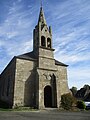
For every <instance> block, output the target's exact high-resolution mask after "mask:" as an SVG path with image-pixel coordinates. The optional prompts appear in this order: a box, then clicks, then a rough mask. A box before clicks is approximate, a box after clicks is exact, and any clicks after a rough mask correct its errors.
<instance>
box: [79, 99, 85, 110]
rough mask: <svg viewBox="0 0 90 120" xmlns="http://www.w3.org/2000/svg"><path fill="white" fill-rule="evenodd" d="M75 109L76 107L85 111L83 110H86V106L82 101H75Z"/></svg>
mask: <svg viewBox="0 0 90 120" xmlns="http://www.w3.org/2000/svg"><path fill="white" fill-rule="evenodd" d="M77 107H78V108H79V109H85V108H86V105H85V103H84V101H82V100H79V101H77Z"/></svg>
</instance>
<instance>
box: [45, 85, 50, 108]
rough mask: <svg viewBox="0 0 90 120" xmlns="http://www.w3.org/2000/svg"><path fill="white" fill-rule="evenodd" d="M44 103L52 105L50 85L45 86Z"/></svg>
mask: <svg viewBox="0 0 90 120" xmlns="http://www.w3.org/2000/svg"><path fill="white" fill-rule="evenodd" d="M44 105H45V107H52V88H51V87H50V86H46V87H45V88H44Z"/></svg>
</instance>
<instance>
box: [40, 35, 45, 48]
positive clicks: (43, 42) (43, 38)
mask: <svg viewBox="0 0 90 120" xmlns="http://www.w3.org/2000/svg"><path fill="white" fill-rule="evenodd" d="M41 46H44V47H46V41H45V37H44V36H42V37H41Z"/></svg>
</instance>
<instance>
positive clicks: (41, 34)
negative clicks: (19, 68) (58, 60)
mask: <svg viewBox="0 0 90 120" xmlns="http://www.w3.org/2000/svg"><path fill="white" fill-rule="evenodd" d="M53 51H54V49H53V48H52V30H51V26H49V27H48V26H47V23H46V20H45V16H44V11H43V8H42V6H41V7H40V13H39V18H38V23H37V25H36V27H35V29H34V31H33V52H34V54H35V56H36V57H37V58H38V67H40V68H45V69H46V68H48V69H49V68H50V69H54V67H55V60H54V53H53Z"/></svg>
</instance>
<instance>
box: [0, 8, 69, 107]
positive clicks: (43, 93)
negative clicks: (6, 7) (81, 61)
mask: <svg viewBox="0 0 90 120" xmlns="http://www.w3.org/2000/svg"><path fill="white" fill-rule="evenodd" d="M67 66H68V65H66V64H64V63H61V62H59V61H57V60H55V59H54V49H53V48H52V30H51V27H48V26H47V24H46V20H45V16H44V12H43V9H42V7H41V8H40V14H39V19H38V23H37V25H36V26H35V29H34V30H33V51H32V52H29V53H25V54H23V55H19V56H15V57H14V58H13V59H12V60H11V61H10V63H9V64H8V65H7V67H6V68H5V69H4V71H3V72H2V73H1V75H0V100H1V101H4V102H6V103H8V104H9V105H10V106H11V107H16V106H29V107H34V108H38V109H44V108H46V107H51V108H59V106H60V99H61V95H62V94H65V93H69V88H68V83H67Z"/></svg>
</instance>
